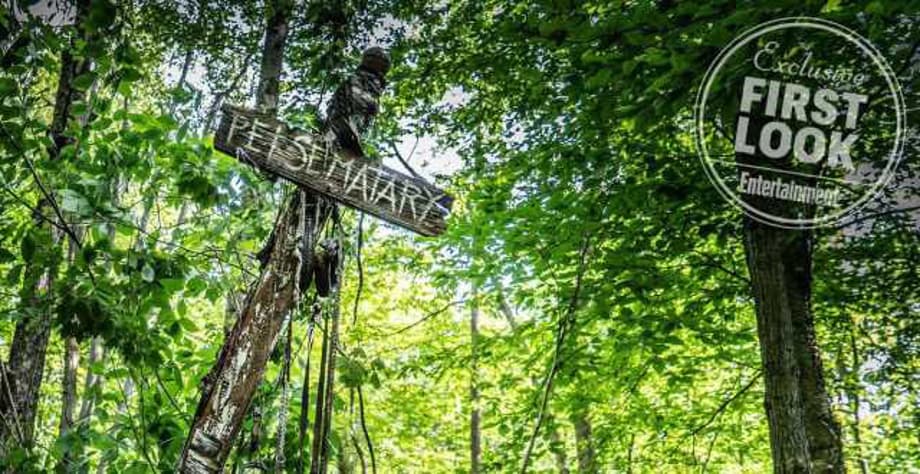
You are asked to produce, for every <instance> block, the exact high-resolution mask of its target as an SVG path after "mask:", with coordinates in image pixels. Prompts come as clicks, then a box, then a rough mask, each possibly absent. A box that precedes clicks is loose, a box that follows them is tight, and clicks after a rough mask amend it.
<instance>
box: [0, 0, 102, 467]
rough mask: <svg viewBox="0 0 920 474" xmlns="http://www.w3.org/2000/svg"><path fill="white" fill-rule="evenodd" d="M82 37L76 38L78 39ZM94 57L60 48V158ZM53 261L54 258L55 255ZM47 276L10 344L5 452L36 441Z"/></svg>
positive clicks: (3, 387)
mask: <svg viewBox="0 0 920 474" xmlns="http://www.w3.org/2000/svg"><path fill="white" fill-rule="evenodd" d="M89 3H90V2H89V0H79V1H78V2H77V17H76V28H77V33H76V36H78V37H81V39H84V40H85V39H87V38H86V33H85V32H84V31H83V28H82V25H83V22H84V20H85V18H86V16H87V13H88V11H89ZM76 39H77V38H74V40H76ZM89 68H90V62H89V60H81V59H78V58H75V57H74V56H73V55H72V54H71V49H69V48H65V49H64V51H63V53H61V71H60V75H59V77H58V86H57V92H56V94H55V103H54V111H53V115H52V122H51V129H50V135H51V139H52V146H51V149H50V150H49V155H50V156H49V158H50V159H52V160H56V159H57V158H58V157H59V156H60V152H61V149H62V148H63V147H64V146H65V145H66V144H67V138H66V137H65V136H64V131H65V130H66V128H67V124H68V122H69V121H70V120H71V114H70V108H71V106H72V105H73V103H74V102H75V101H77V100H79V98H80V96H81V95H82V94H81V93H80V92H79V91H78V90H76V89H75V88H74V87H73V80H74V78H76V77H77V76H79V75H80V74H83V73H85V72H88V71H89ZM49 206H50V204H49V203H47V202H44V201H43V202H42V203H41V204H40V205H39V206H38V208H39V209H38V210H39V212H41V213H42V214H44V215H49V214H50V211H49ZM49 231H50V232H51V233H52V241H53V242H54V245H55V247H56V246H57V245H58V244H59V242H60V240H61V233H60V232H59V230H58V229H50V230H49ZM51 261H54V259H53V258H52V259H51ZM34 272H40V273H42V275H41V276H40V277H39V278H37V279H36V283H35V284H34V286H33V287H32V288H31V289H30V293H31V295H32V297H31V300H32V301H31V303H30V306H31V308H32V309H33V310H35V311H34V312H33V313H32V314H29V315H28V316H27V317H24V318H22V319H20V320H19V321H18V322H17V323H16V330H15V333H14V336H13V344H12V346H11V347H10V356H9V363H8V364H7V365H6V367H5V369H6V370H5V373H4V374H2V375H3V377H2V378H0V418H4V419H7V420H13V422H12V423H2V424H0V454H2V453H4V452H5V451H6V448H8V447H10V446H22V447H25V448H30V447H31V446H32V443H33V438H34V436H33V432H34V425H35V414H36V411H37V407H38V394H39V390H40V389H41V383H42V376H43V373H44V369H45V354H46V352H47V348H48V340H49V338H50V336H51V315H50V311H49V310H50V308H49V307H48V302H49V300H48V298H49V296H50V291H51V286H52V283H53V279H54V275H55V273H56V272H57V265H54V264H52V265H50V266H49V267H48V268H44V269H32V272H30V273H32V274H35V273H34Z"/></svg>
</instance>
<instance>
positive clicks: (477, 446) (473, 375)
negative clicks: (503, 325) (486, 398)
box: [470, 284, 482, 474]
mask: <svg viewBox="0 0 920 474" xmlns="http://www.w3.org/2000/svg"><path fill="white" fill-rule="evenodd" d="M477 293H478V292H477V288H476V286H475V284H474V285H473V295H472V300H473V304H472V307H471V308H470V360H471V363H470V407H471V408H472V410H471V411H470V473H471V474H479V470H480V459H481V457H482V431H481V429H480V427H479V422H480V416H481V414H480V411H479V367H478V364H477V358H478V355H477V341H478V339H479V302H478V301H477V298H478V295H477Z"/></svg>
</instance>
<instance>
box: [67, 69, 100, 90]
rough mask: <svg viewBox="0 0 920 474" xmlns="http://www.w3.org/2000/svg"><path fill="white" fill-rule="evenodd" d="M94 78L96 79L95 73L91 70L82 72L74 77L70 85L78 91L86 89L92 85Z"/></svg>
mask: <svg viewBox="0 0 920 474" xmlns="http://www.w3.org/2000/svg"><path fill="white" fill-rule="evenodd" d="M95 80H96V75H95V74H93V73H92V72H87V73H84V74H80V75H79V76H77V77H76V78H74V80H73V84H72V85H73V87H74V89H77V90H80V91H86V90H87V89H89V88H90V87H91V86H92V85H93V82H94V81H95Z"/></svg>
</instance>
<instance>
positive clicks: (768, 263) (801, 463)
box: [744, 218, 844, 474]
mask: <svg viewBox="0 0 920 474" xmlns="http://www.w3.org/2000/svg"><path fill="white" fill-rule="evenodd" d="M744 243H745V252H746V254H747V264H748V270H749V272H750V274H751V285H752V289H753V293H754V300H755V304H756V311H757V333H758V337H759V340H760V352H761V359H762V362H763V366H764V385H765V394H764V396H765V400H764V405H765V408H766V411H767V418H768V421H769V426H770V444H771V448H772V452H773V464H774V472H776V473H778V474H779V473H783V474H785V473H799V472H805V473H812V472H814V473H842V472H844V464H843V449H842V445H841V441H840V434H839V433H840V428H839V426H838V425H837V422H836V420H834V417H833V415H832V413H831V409H830V400H829V399H828V395H827V392H826V390H825V387H824V374H823V372H822V366H821V357H820V353H819V351H818V348H817V344H816V341H815V329H814V319H813V316H812V312H811V271H812V269H811V265H812V234H811V232H809V231H801V230H787V229H780V228H777V227H772V226H769V225H766V224H763V223H760V222H757V221H754V220H753V219H750V218H745V226H744Z"/></svg>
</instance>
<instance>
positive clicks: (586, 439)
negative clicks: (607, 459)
mask: <svg viewBox="0 0 920 474" xmlns="http://www.w3.org/2000/svg"><path fill="white" fill-rule="evenodd" d="M572 423H573V424H574V425H575V449H576V450H577V452H578V472H580V473H583V474H585V473H590V474H596V473H597V472H599V471H598V468H597V457H596V455H595V452H594V438H593V436H592V434H591V421H590V420H589V419H588V414H587V413H586V412H584V411H581V412H578V413H576V414H575V415H574V416H573V417H572Z"/></svg>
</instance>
